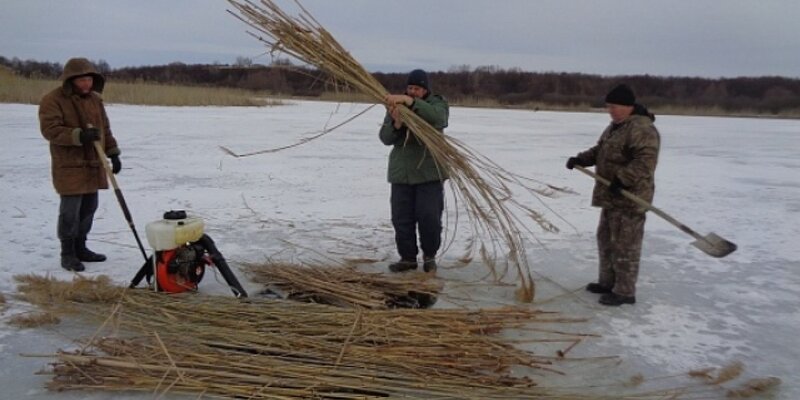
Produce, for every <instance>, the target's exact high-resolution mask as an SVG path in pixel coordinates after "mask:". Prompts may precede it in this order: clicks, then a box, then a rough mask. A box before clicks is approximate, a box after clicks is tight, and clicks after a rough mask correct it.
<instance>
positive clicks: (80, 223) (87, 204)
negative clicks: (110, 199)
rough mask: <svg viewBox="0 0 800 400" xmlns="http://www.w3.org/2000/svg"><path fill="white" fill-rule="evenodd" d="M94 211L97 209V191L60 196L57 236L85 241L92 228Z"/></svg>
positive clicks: (63, 238) (62, 238)
mask: <svg viewBox="0 0 800 400" xmlns="http://www.w3.org/2000/svg"><path fill="white" fill-rule="evenodd" d="M95 211H97V192H94V193H88V194H78V195H70V196H61V205H60V206H59V210H58V238H59V239H61V240H75V241H80V240H83V241H85V240H86V235H88V234H89V231H91V230H92V222H93V220H94V212H95Z"/></svg>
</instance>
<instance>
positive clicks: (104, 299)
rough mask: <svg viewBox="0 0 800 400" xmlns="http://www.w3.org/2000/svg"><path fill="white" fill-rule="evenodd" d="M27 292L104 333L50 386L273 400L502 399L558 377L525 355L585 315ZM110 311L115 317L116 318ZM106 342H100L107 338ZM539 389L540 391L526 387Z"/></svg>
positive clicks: (22, 279) (85, 284)
mask: <svg viewBox="0 0 800 400" xmlns="http://www.w3.org/2000/svg"><path fill="white" fill-rule="evenodd" d="M16 279H17V281H18V282H19V287H18V290H19V292H20V296H21V297H22V298H23V299H25V300H27V301H29V302H31V303H33V304H36V305H37V306H39V307H40V308H42V309H44V310H46V311H47V312H50V313H53V314H54V315H68V314H69V313H76V314H79V315H80V318H87V319H91V320H92V321H94V322H95V323H97V324H101V328H100V329H98V331H97V332H96V333H95V335H94V336H93V337H92V338H91V339H90V340H88V341H87V342H86V343H85V344H84V345H83V348H82V349H81V350H79V351H77V352H62V353H59V354H58V355H57V361H56V362H55V364H54V368H53V373H54V374H55V377H54V378H53V381H52V382H51V384H50V387H51V388H52V389H57V390H63V389H77V388H95V389H106V390H146V391H156V392H158V391H165V390H167V389H168V390H170V391H175V392H190V393H205V394H208V395H212V394H213V395H218V396H245V397H247V396H253V397H252V398H268V397H273V398H274V397H276V396H286V397H288V398H314V397H335V398H363V397H364V396H365V395H369V396H384V395H392V396H411V397H425V398H441V397H450V398H452V397H458V398H478V397H480V398H496V397H497V396H498V395H500V394H505V396H506V397H507V396H509V395H511V396H517V395H522V394H524V393H531V394H532V393H535V390H536V389H535V388H534V387H535V386H536V383H535V382H533V381H532V380H531V379H530V378H528V377H524V376H522V377H517V376H513V375H512V374H511V373H510V371H511V368H512V367H517V368H520V367H523V368H530V369H533V370H537V371H541V372H542V373H559V372H558V371H557V369H556V368H555V367H554V366H553V365H552V364H553V362H554V360H557V359H558V357H556V356H543V355H537V354H533V353H531V352H528V351H523V350H520V349H518V348H517V347H516V346H515V345H514V344H515V342H513V341H511V340H507V339H503V338H502V336H500V335H498V333H499V332H500V331H501V330H502V329H507V328H514V329H523V330H527V329H530V328H529V327H530V326H531V324H532V325H533V326H535V329H534V330H532V331H531V332H535V335H534V336H537V337H538V338H537V339H530V342H537V341H542V343H548V344H551V343H558V342H563V343H565V345H566V344H571V343H574V342H576V341H579V340H581V339H584V338H585V337H586V336H587V335H584V334H580V333H568V332H562V331H561V330H559V329H555V327H554V325H553V324H566V323H571V322H579V321H582V320H578V319H572V318H564V317H561V316H559V315H557V314H553V313H546V312H541V311H536V310H528V309H520V308H502V309H493V310H482V311H464V310H391V311H390V310H364V309H359V310H352V309H344V308H340V307H331V306H327V305H319V304H308V303H298V302H291V301H271V300H263V301H261V300H252V299H251V300H248V301H244V302H243V301H240V300H237V299H235V298H232V297H209V296H200V295H172V296H167V295H164V294H158V293H154V292H151V291H148V290H126V289H123V288H119V287H115V286H111V285H109V284H108V281H107V280H102V279H100V280H97V279H95V280H90V279H84V278H78V279H76V280H75V281H74V282H63V281H57V280H55V279H53V278H47V277H37V276H18V277H16ZM109 314H110V315H109ZM101 337H102V339H100V338H101ZM530 390H534V392H530Z"/></svg>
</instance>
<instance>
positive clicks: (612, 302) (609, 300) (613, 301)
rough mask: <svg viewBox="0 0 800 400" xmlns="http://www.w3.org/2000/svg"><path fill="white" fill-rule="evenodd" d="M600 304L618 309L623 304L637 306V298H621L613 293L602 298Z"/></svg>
mask: <svg viewBox="0 0 800 400" xmlns="http://www.w3.org/2000/svg"><path fill="white" fill-rule="evenodd" d="M599 302H600V304H603V305H606V306H613V307H618V306H621V305H623V304H635V303H636V296H620V295H618V294H616V293H613V292H611V293H606V294H604V295H602V296H600V300H599Z"/></svg>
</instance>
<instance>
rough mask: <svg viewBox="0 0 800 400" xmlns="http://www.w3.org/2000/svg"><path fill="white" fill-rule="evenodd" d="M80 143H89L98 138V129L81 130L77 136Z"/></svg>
mask: <svg viewBox="0 0 800 400" xmlns="http://www.w3.org/2000/svg"><path fill="white" fill-rule="evenodd" d="M79 139H80V141H81V143H82V144H91V143H92V142H95V141H98V140H100V129H97V128H86V129H82V130H81V134H80V137H79Z"/></svg>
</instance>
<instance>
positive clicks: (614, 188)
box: [608, 176, 628, 196]
mask: <svg viewBox="0 0 800 400" xmlns="http://www.w3.org/2000/svg"><path fill="white" fill-rule="evenodd" d="M627 188H628V187H627V186H625V185H623V184H622V181H620V180H619V178H617V177H616V176H615V177H614V179H612V180H611V184H610V185H608V191H609V192H611V194H613V195H614V196H621V195H622V189H627Z"/></svg>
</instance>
